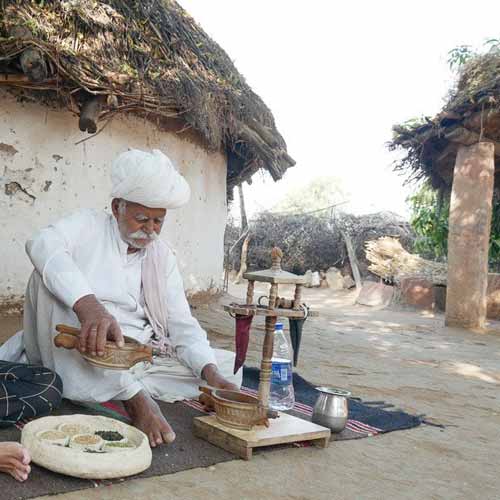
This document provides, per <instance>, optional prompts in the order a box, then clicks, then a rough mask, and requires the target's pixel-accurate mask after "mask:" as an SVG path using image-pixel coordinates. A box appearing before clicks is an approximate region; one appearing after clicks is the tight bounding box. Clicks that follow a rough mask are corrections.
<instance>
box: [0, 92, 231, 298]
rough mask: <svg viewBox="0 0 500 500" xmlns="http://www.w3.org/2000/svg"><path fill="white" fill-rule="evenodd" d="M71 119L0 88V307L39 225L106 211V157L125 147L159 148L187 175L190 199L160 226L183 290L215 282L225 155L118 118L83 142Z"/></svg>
mask: <svg viewBox="0 0 500 500" xmlns="http://www.w3.org/2000/svg"><path fill="white" fill-rule="evenodd" d="M86 137H88V135H87V134H84V133H82V132H80V131H79V129H78V119H77V118H76V117H75V116H73V115H72V114H70V113H69V112H67V111H56V110H51V109H49V108H46V107H44V106H41V105H39V104H35V103H18V102H17V101H16V99H15V98H14V97H12V96H11V95H9V94H7V93H5V91H0V235H1V239H0V241H1V247H0V256H1V258H0V305H1V304H2V301H4V302H7V301H9V302H10V301H11V300H12V299H14V300H16V299H18V298H20V297H21V295H22V294H23V293H24V288H25V285H26V281H27V279H28V277H29V274H30V272H31V270H32V267H31V263H30V261H29V259H28V257H27V256H26V254H25V251H24V244H25V242H26V240H27V239H28V238H29V237H30V236H31V235H32V234H33V233H34V232H35V231H37V230H38V229H39V228H42V227H44V226H46V225H47V224H49V223H50V222H52V221H56V220H57V219H58V218H60V217H63V216H65V215H67V214H69V213H71V212H72V211H75V210H78V209H79V208H98V209H107V210H109V206H110V199H109V192H110V180H109V172H110V165H111V162H112V160H113V159H114V158H115V157H116V155H117V154H119V153H120V152H122V151H125V150H127V149H128V148H139V149H154V148H156V149H160V150H162V151H163V152H165V153H166V154H168V156H169V157H170V158H171V159H172V160H173V162H174V163H175V165H176V166H177V168H178V170H179V171H180V172H181V173H182V175H184V176H185V178H186V179H187V180H188V182H189V184H190V186H191V190H192V196H191V200H190V203H189V204H188V205H187V206H186V207H184V208H182V209H179V210H172V211H170V212H169V213H168V215H167V220H166V223H165V226H164V229H163V232H162V237H163V238H164V239H165V240H167V241H168V242H169V243H170V244H171V246H173V247H174V248H175V249H176V251H177V257H178V260H179V263H180V267H181V272H182V274H183V277H184V283H185V287H186V289H187V290H189V292H190V293H195V292H198V291H204V290H208V289H210V288H218V287H219V286H220V280H221V276H222V267H223V235H224V228H225V224H226V215H227V207H226V171H227V170H226V169H227V166H226V159H225V157H224V155H223V154H221V153H208V152H207V151H206V150H205V149H204V148H203V147H202V146H200V145H198V144H195V143H194V142H193V141H188V140H186V139H185V138H183V137H181V136H180V135H179V134H177V133H176V132H162V131H159V130H158V129H157V128H156V127H155V126H154V125H152V124H151V123H149V122H147V121H145V120H142V119H139V118H134V117H119V118H115V119H114V120H112V121H111V122H110V123H109V125H108V126H106V127H105V129H104V130H103V131H102V133H100V134H99V135H97V136H96V137H93V138H91V139H90V140H88V141H86V142H84V143H82V144H79V145H75V143H76V142H78V141H79V140H81V139H83V138H86Z"/></svg>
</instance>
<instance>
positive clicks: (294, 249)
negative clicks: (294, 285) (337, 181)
mask: <svg viewBox="0 0 500 500" xmlns="http://www.w3.org/2000/svg"><path fill="white" fill-rule="evenodd" d="M342 232H344V233H347V234H348V235H349V236H350V237H351V240H352V242H353V246H354V248H355V250H356V256H357V258H358V263H359V267H360V271H361V274H362V276H364V277H366V276H368V275H369V274H370V271H369V270H368V266H369V262H368V261H367V260H366V256H365V243H366V242H367V241H370V240H375V239H377V238H379V237H381V236H395V237H398V238H400V240H401V242H402V244H403V245H404V246H405V247H406V248H411V247H412V245H413V242H414V239H415V237H414V234H413V231H412V230H411V228H410V226H409V224H408V222H406V221H405V220H404V219H402V218H401V217H399V216H397V215H396V214H393V213H390V212H380V213H376V214H370V215H364V216H355V215H352V214H345V213H336V214H333V215H330V214H328V215H324V214H323V215H317V214H299V215H281V214H273V213H271V212H263V213H261V214H259V216H258V217H257V218H256V219H255V220H253V221H252V222H251V223H250V231H249V234H250V243H249V249H248V257H247V266H248V269H249V270H258V269H265V268H268V267H270V265H271V258H270V250H271V248H272V247H273V246H279V247H280V248H281V249H282V250H283V253H284V257H283V261H282V265H283V268H284V269H286V270H287V271H291V272H293V273H296V274H304V273H305V272H306V271H307V270H309V269H310V270H312V271H326V270H327V269H329V268H330V267H332V266H335V267H338V268H342V269H344V271H345V272H346V273H349V272H350V268H349V260H348V257H347V250H346V245H345V242H344V239H343V237H342ZM239 236H240V231H239V228H237V227H236V226H235V225H234V223H230V224H229V225H228V227H227V229H226V249H229V248H230V247H232V246H233V245H235V243H236V242H237V241H238V238H239ZM241 242H242V241H240V242H239V243H237V244H236V246H235V247H234V250H233V252H232V253H231V254H230V255H229V258H227V259H226V260H227V264H228V265H229V266H230V268H231V269H235V270H237V269H239V266H240V252H241Z"/></svg>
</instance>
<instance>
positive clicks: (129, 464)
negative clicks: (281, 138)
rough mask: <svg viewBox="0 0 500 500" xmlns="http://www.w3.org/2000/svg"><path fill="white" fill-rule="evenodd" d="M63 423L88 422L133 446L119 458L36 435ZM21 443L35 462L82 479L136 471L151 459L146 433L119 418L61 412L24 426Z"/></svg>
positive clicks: (141, 469) (94, 428) (129, 473)
mask: <svg viewBox="0 0 500 500" xmlns="http://www.w3.org/2000/svg"><path fill="white" fill-rule="evenodd" d="M65 423H72V424H83V425H87V426H89V427H90V428H91V430H92V432H95V431H101V430H113V431H118V432H119V433H121V434H123V435H124V436H126V437H127V439H128V442H129V443H131V444H133V445H134V446H135V448H132V449H130V450H128V449H127V450H123V451H121V453H120V460H117V455H116V453H110V452H108V453H88V452H84V451H82V450H78V449H74V448H66V447H62V446H56V445H54V444H50V443H47V442H44V441H43V440H41V439H39V438H38V437H37V436H36V435H37V433H38V432H40V431H44V430H48V429H54V430H55V429H57V427H58V426H59V425H61V424H65ZM21 444H22V445H23V446H25V447H26V448H27V449H28V451H29V452H30V454H31V458H32V460H33V462H34V463H35V464H37V465H40V466H42V467H45V468H46V469H49V470H51V471H54V472H59V473H61V474H66V475H68V476H73V477H81V478H84V479H112V478H117V477H126V476H131V475H133V474H139V473H140V472H143V471H145V470H146V469H148V468H149V466H150V465H151V459H152V453H151V448H150V446H149V441H148V438H147V436H146V434H144V433H143V432H141V431H140V430H139V429H136V428H135V427H132V426H131V425H127V424H125V423H123V422H120V421H119V420H115V419H113V418H108V417H100V416H92V415H64V416H57V417H43V418H39V419H37V420H33V421H32V422H30V423H28V424H26V425H25V426H24V428H23V432H22V435H21Z"/></svg>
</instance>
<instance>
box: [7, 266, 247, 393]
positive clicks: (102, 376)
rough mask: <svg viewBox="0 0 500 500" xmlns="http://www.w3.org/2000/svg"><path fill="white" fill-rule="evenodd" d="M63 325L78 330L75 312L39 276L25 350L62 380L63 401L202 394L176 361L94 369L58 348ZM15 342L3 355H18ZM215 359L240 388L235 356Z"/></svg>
mask: <svg viewBox="0 0 500 500" xmlns="http://www.w3.org/2000/svg"><path fill="white" fill-rule="evenodd" d="M59 323H62V324H67V325H74V326H78V325H79V322H78V319H77V317H76V315H75V313H74V312H73V310H72V309H70V308H68V307H67V306H66V305H65V304H63V303H62V302H60V301H59V300H58V299H57V298H56V297H55V296H54V295H53V294H52V293H51V292H50V291H49V290H48V289H47V288H46V287H45V285H44V284H43V283H42V280H41V278H40V276H39V274H38V273H36V272H35V273H33V274H32V276H31V279H30V281H29V284H28V288H27V291H26V302H25V310H24V333H23V336H22V339H23V344H24V349H25V352H26V355H27V358H28V360H29V362H30V363H34V364H43V365H44V366H46V367H48V368H50V369H52V370H54V371H55V372H56V373H58V374H59V375H60V377H61V378H62V380H63V385H64V387H63V395H64V397H66V398H68V399H71V400H74V401H92V402H104V401H109V400H111V399H118V400H127V399H130V398H131V397H133V396H134V395H135V394H137V393H138V392H139V391H140V390H141V389H145V390H147V391H148V392H149V393H150V394H151V396H152V397H153V398H156V399H160V400H162V401H167V402H173V401H179V400H182V399H190V398H194V397H196V396H197V395H198V394H199V391H198V386H199V385H200V384H203V383H204V382H203V381H202V380H201V379H200V378H199V377H197V376H196V375H195V374H194V373H193V371H192V370H191V369H190V368H188V367H186V366H184V365H183V364H182V363H180V362H179V361H178V360H177V359H175V358H154V360H153V363H140V364H138V365H136V366H134V367H133V368H131V369H130V370H123V371H119V370H104V369H102V368H97V367H94V366H92V365H90V364H89V363H88V362H87V361H85V360H84V359H83V358H82V356H81V355H80V353H79V352H78V351H76V350H66V349H62V348H57V347H55V345H54V341H53V339H54V336H55V335H56V330H55V326H56V325H57V324H59ZM16 340H17V342H19V338H17V339H12V342H11V345H10V346H5V348H3V350H4V352H7V351H8V350H10V351H11V352H15V351H16V349H15V345H14V344H15V342H16ZM17 351H18V350H17ZM214 354H215V358H216V361H217V366H218V369H219V371H220V373H221V374H222V376H224V377H225V378H226V379H227V380H228V381H230V382H232V383H234V384H236V385H237V386H238V387H239V386H240V385H241V380H242V372H243V371H242V370H241V369H240V370H239V372H238V373H237V374H236V375H233V366H234V353H232V352H229V351H224V350H220V349H214Z"/></svg>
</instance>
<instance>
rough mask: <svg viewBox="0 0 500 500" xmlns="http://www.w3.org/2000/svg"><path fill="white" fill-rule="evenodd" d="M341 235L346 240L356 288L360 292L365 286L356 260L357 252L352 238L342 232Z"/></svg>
mask: <svg viewBox="0 0 500 500" xmlns="http://www.w3.org/2000/svg"><path fill="white" fill-rule="evenodd" d="M341 234H342V238H344V241H345V246H346V248H347V255H348V257H349V262H350V263H351V269H352V275H353V276H354V281H355V283H356V288H357V289H358V290H360V289H361V287H362V286H363V285H362V283H361V274H360V273H359V267H358V259H357V258H356V252H355V250H354V246H353V244H352V240H351V237H350V236H349V235H348V234H347V233H346V232H344V231H342V232H341Z"/></svg>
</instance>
